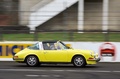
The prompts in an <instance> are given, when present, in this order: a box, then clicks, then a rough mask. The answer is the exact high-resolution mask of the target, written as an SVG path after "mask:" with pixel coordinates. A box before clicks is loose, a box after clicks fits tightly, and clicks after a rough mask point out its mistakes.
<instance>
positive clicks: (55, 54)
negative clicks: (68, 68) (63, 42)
mask: <svg viewBox="0 0 120 79" xmlns="http://www.w3.org/2000/svg"><path fill="white" fill-rule="evenodd" d="M50 45H53V46H50ZM43 47H44V52H43V53H44V56H45V58H46V60H45V61H46V62H67V56H68V52H67V50H62V49H56V48H54V43H49V44H48V43H46V44H45V43H44V44H43Z"/></svg>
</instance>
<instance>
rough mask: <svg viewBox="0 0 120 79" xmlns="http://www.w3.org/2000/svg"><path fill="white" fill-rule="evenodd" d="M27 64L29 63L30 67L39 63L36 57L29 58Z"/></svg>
mask: <svg viewBox="0 0 120 79" xmlns="http://www.w3.org/2000/svg"><path fill="white" fill-rule="evenodd" d="M27 63H28V65H30V66H34V65H36V63H37V59H36V57H35V56H29V57H28V58H27Z"/></svg>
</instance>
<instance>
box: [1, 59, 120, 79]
mask: <svg viewBox="0 0 120 79" xmlns="http://www.w3.org/2000/svg"><path fill="white" fill-rule="evenodd" d="M0 79H120V63H101V62H100V63H98V64H96V65H88V66H86V67H84V68H77V67H74V66H73V65H72V64H47V65H46V64H43V65H41V66H39V67H27V66H26V64H21V63H17V62H11V61H10V62H9V61H7V62H4V61H0Z"/></svg>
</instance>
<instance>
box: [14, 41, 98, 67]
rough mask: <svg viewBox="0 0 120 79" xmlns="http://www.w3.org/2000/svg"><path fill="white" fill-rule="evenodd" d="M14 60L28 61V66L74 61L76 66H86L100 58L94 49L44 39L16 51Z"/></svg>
mask: <svg viewBox="0 0 120 79" xmlns="http://www.w3.org/2000/svg"><path fill="white" fill-rule="evenodd" d="M13 60H14V61H16V62H19V63H26V64H27V65H28V66H39V65H40V64H42V63H66V64H67V63H72V64H73V65H74V66H76V67H84V66H86V65H88V64H96V63H97V62H98V61H100V58H99V56H98V54H97V53H95V52H94V51H92V50H81V49H73V48H71V47H70V46H68V45H67V44H64V43H63V42H62V41H42V42H37V43H35V44H33V45H31V46H29V47H27V48H25V49H23V50H21V51H20V52H18V53H16V54H15V55H14V56H13Z"/></svg>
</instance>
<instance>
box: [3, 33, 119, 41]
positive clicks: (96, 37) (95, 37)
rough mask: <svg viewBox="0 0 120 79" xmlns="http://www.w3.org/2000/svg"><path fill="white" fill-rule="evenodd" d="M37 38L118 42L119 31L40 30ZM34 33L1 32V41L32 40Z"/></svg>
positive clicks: (40, 39)
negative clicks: (70, 31)
mask: <svg viewBox="0 0 120 79" xmlns="http://www.w3.org/2000/svg"><path fill="white" fill-rule="evenodd" d="M36 36H37V37H38V38H37V40H39V41H43V40H62V41H95V42H103V41H106V40H107V38H109V41H112V42H120V33H109V36H107V37H106V35H105V33H76V32H75V33H68V32H56V33H55V32H51V33H50V32H42V33H38V34H37V35H36ZM34 40H35V36H34V34H3V35H2V37H1V41H34Z"/></svg>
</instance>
